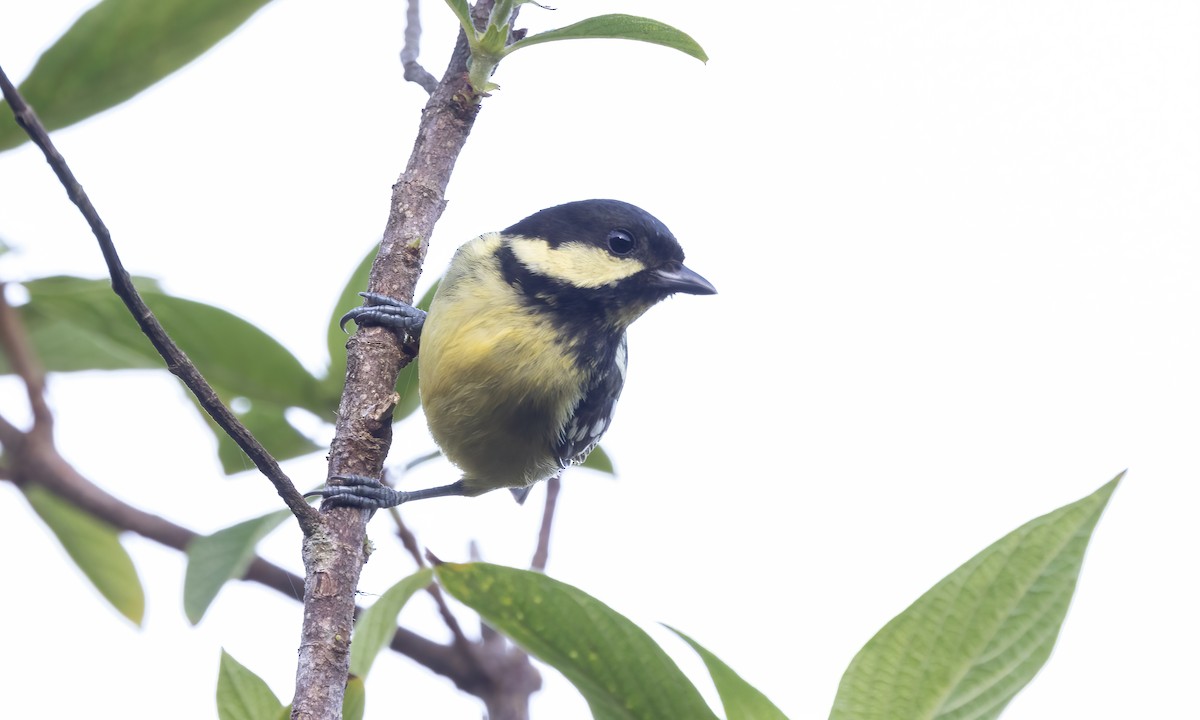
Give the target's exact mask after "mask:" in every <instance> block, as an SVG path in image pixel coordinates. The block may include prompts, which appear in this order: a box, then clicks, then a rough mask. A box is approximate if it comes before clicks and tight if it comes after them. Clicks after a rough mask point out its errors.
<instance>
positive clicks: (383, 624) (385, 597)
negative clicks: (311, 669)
mask: <svg viewBox="0 0 1200 720" xmlns="http://www.w3.org/2000/svg"><path fill="white" fill-rule="evenodd" d="M431 582H433V571H432V570H430V569H429V568H425V569H424V570H418V571H417V572H415V573H413V574H412V575H409V576H408V577H406V578H404V579H403V580H401V581H400V582H398V583H396V584H395V585H393V586H392V587H391V588H389V589H388V590H387V592H385V593H384V594H382V595H380V596H379V599H378V600H376V601H375V603H374V604H373V605H371V607H369V608H367V609H366V610H364V611H363V614H362V616H361V617H359V618H358V622H356V623H355V624H354V635H353V638H352V641H351V644H350V672H351V674H353V675H357V676H359V677H361V678H366V677H367V675H368V674H370V672H371V665H373V664H374V663H375V658H376V657H377V656H378V655H379V651H380V650H382V649H383V648H384V646H385V645H387V644H388V641H390V640H391V639H392V636H393V635H395V634H396V616H397V615H399V614H400V609H401V608H403V607H404V604H405V603H407V602H408V599H409V598H411V597H412V596H413V594H414V593H416V592H417V591H418V590H420V589H421V588H424V587H427V586H428V585H429V583H431Z"/></svg>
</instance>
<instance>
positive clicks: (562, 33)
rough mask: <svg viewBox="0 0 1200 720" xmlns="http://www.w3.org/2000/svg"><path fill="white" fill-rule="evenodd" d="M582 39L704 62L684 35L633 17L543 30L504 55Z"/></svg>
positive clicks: (602, 18) (702, 54)
mask: <svg viewBox="0 0 1200 720" xmlns="http://www.w3.org/2000/svg"><path fill="white" fill-rule="evenodd" d="M582 38H611V39H619V40H638V41H641V42H648V43H653V44H655V45H663V46H666V47H669V48H674V49H675V50H678V51H680V52H682V53H685V54H687V55H691V56H692V57H694V58H696V59H697V60H699V61H701V62H708V55H707V54H706V53H705V52H704V48H702V47H700V44H699V43H697V42H696V41H695V40H693V39H692V38H691V36H690V35H688V34H687V33H684V32H682V31H680V30H676V29H675V28H673V27H671V26H670V25H667V24H666V23H661V22H659V21H657V20H651V19H649V18H644V17H636V16H634V15H597V16H596V17H592V18H588V19H586V20H580V21H579V22H577V23H574V24H571V25H568V26H566V27H562V28H558V29H557V30H547V31H546V32H540V33H537V34H536V35H529V36H527V37H525V38H524V39H522V40H518V41H517V42H515V43H513V44H512V45H509V46H508V48H507V49H506V50H505V54H506V55H507V54H511V53H513V52H515V51H517V50H519V49H521V48H524V47H529V46H530V45H539V44H541V43H547V42H553V41H555V40H578V39H582Z"/></svg>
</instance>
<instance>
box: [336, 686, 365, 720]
mask: <svg viewBox="0 0 1200 720" xmlns="http://www.w3.org/2000/svg"><path fill="white" fill-rule="evenodd" d="M366 710H367V687H366V685H364V684H363V679H362V678H360V677H355V676H354V675H351V676H350V677H349V678H347V679H346V694H345V695H343V696H342V720H362V719H363V713H364V712H366Z"/></svg>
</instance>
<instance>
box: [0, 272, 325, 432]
mask: <svg viewBox="0 0 1200 720" xmlns="http://www.w3.org/2000/svg"><path fill="white" fill-rule="evenodd" d="M136 284H137V286H138V290H139V292H141V294H142V297H143V298H144V299H145V301H146V304H147V305H149V306H150V309H151V310H153V311H154V313H155V315H157V316H158V318H159V320H160V321H162V324H163V327H164V328H166V330H167V332H168V333H169V334H170V335H171V337H172V338H173V339H174V340H175V342H176V343H178V345H179V346H180V348H182V349H183V351H184V352H186V353H187V354H188V357H190V358H191V360H192V362H194V363H195V364H196V367H197V368H198V369H199V370H200V372H201V373H203V374H204V376H205V378H207V379H208V381H209V382H210V383H212V385H213V386H214V387H221V388H225V389H226V390H227V391H228V392H229V393H231V394H233V395H241V396H244V397H248V398H251V399H256V400H270V401H272V402H274V403H277V404H281V405H296V406H299V407H304V408H308V409H310V410H312V411H313V412H316V413H322V414H323V413H326V412H329V411H330V410H331V408H329V407H326V406H325V405H322V404H321V403H320V397H321V394H320V388H319V385H318V382H317V379H316V378H314V377H313V376H312V375H311V374H310V373H309V372H308V371H307V370H305V369H304V367H303V366H302V365H301V364H300V361H299V360H297V359H296V358H295V356H293V355H292V354H291V353H290V352H288V351H287V349H286V348H284V347H283V346H282V345H280V344H279V343H278V342H277V341H276V340H275V339H274V338H272V337H271V336H270V335H267V334H266V333H264V332H263V331H262V330H259V329H258V328H257V327H255V326H254V325H252V324H250V323H248V322H246V321H245V320H243V319H241V318H239V317H237V316H236V315H233V314H232V313H229V312H226V311H225V310H221V309H219V308H216V307H213V306H211V305H205V304H204V303H199V302H194V301H191V300H183V299H181V298H177V297H174V296H171V295H168V294H166V293H164V292H162V291H161V290H160V289H158V287H157V285H155V284H154V283H153V281H149V280H145V279H140V278H139V279H137V280H136ZM22 285H24V287H25V288H26V289H27V290H28V291H29V302H28V303H27V304H25V305H22V306H21V308H20V311H21V316H22V319H23V320H24V323H25V326H26V328H28V330H29V334H30V337H31V338H32V340H33V344H34V348H35V349H36V350H37V352H38V356H39V358H40V359H41V361H42V363H43V365H45V367H46V369H47V370H50V371H52V372H71V371H76V370H126V369H144V368H148V369H164V370H165V369H166V368H165V365H164V361H163V360H162V358H161V357H160V356H159V354H158V352H157V351H156V350H155V349H154V347H153V346H152V345H151V344H150V341H149V340H148V339H147V338H146V336H145V335H143V334H142V331H141V329H140V328H138V326H137V323H136V322H134V319H133V317H132V316H131V315H130V314H129V311H128V310H127V309H126V308H125V304H124V303H122V302H121V299H120V298H118V297H117V296H116V294H115V293H113V291H112V288H111V286H110V284H109V281H107V280H86V279H83V278H76V277H65V276H57V277H48V278H42V279H39V280H31V281H29V282H25V283H22ZM11 371H12V370H11V368H10V367H9V365H8V362H7V360H5V359H3V358H0V373H8V372H11Z"/></svg>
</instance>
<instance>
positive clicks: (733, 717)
mask: <svg viewBox="0 0 1200 720" xmlns="http://www.w3.org/2000/svg"><path fill="white" fill-rule="evenodd" d="M667 628H668V629H669V630H670V631H671V632H673V633H675V634H676V635H678V636H679V637H681V638H683V640H684V642H686V643H687V644H688V645H691V646H692V649H693V650H695V651H696V653H697V654H698V655H699V656H700V658H701V659H702V660H704V665H705V667H707V668H708V674H709V675H711V676H712V679H713V684H714V685H716V687H717V694H719V695H720V696H721V704H722V705H724V706H725V717H726V718H727V720H787V716H786V715H784V714H783V713H782V712H781V711H780V710H779V708H777V707H775V704H774V703H772V702H771V701H770V700H768V699H767V696H766V695H763V694H762V693H761V692H759V691H758V690H757V689H756V688H755V687H754V686H753V685H751V684H750V683H748V682H746V681H745V680H743V679H742V678H741V676H740V675H738V674H737V673H735V672H734V671H733V669H732V668H730V667H729V666H728V665H726V664H725V663H723V662H721V659H720V658H718V657H717V656H716V655H713V654H712V653H710V652H709V651H708V650H705V649H704V647H703V646H701V645H700V643H698V642H696V641H695V640H693V639H691V638H690V637H688V636H687V635H684V634H683V633H681V632H679V631H678V630H676V629H675V628H673V627H671V626H669V625H668V626H667Z"/></svg>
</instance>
